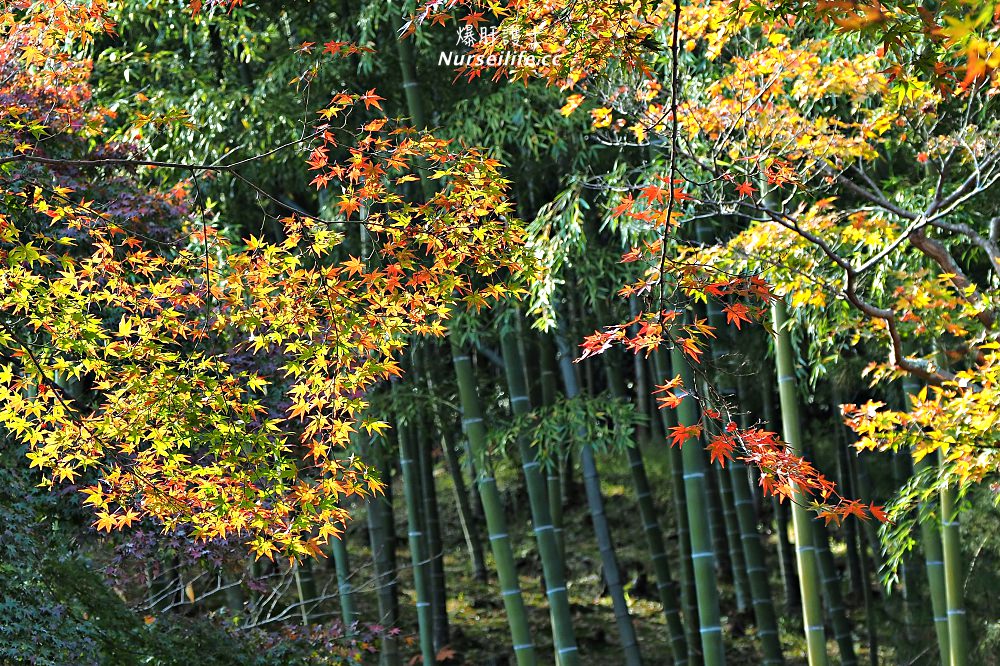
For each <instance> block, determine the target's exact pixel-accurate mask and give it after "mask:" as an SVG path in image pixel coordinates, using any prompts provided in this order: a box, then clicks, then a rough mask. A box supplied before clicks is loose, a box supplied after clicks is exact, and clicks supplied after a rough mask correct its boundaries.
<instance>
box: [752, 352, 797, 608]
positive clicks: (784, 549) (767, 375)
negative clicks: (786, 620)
mask: <svg viewBox="0 0 1000 666" xmlns="http://www.w3.org/2000/svg"><path fill="white" fill-rule="evenodd" d="M761 375H762V376H763V378H764V387H765V388H764V390H763V391H762V392H761V396H762V399H761V401H762V403H763V411H764V423H766V424H767V426H768V427H770V428H777V427H778V425H777V421H776V419H775V417H774V398H773V397H772V395H771V386H773V382H772V379H773V374H772V373H771V371H770V369H769V368H767V367H765V368H764V369H763V371H762V372H761ZM770 502H771V513H772V515H773V516H774V531H775V535H776V536H777V542H778V565H779V567H780V569H781V582H782V586H783V587H784V589H785V612H786V613H788V614H789V615H797V614H798V613H799V611H801V610H802V597H801V596H800V595H799V576H798V572H797V571H796V569H795V550H794V548H793V547H792V543H791V541H789V540H788V522H789V518H790V516H789V514H790V513H791V512H790V511H789V509H788V505H787V504H785V503H784V502H779V501H778V498H777V497H775V496H774V495H771V500H770Z"/></svg>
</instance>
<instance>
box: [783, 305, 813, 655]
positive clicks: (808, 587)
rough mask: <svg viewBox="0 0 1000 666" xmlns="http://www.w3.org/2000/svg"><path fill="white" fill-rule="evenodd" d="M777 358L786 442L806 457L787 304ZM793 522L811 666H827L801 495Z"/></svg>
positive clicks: (795, 499) (806, 513)
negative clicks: (788, 325)
mask: <svg viewBox="0 0 1000 666" xmlns="http://www.w3.org/2000/svg"><path fill="white" fill-rule="evenodd" d="M771 314H772V317H773V319H774V330H775V331H776V332H777V339H776V340H775V356H776V357H777V368H778V392H779V395H780V398H781V422H782V430H783V431H784V435H785V437H784V439H785V442H787V443H788V445H789V447H790V448H791V451H792V453H793V454H795V455H802V435H801V432H800V425H799V404H798V396H797V395H796V392H795V361H794V356H793V352H792V340H791V336H790V335H789V333H788V327H787V322H788V314H787V312H786V311H785V303H784V302H783V301H781V300H777V301H775V302H774V305H773V306H772V308H771ZM792 501H793V504H792V522H793V524H794V526H795V556H796V561H797V563H798V571H799V592H800V595H801V598H802V615H803V624H804V625H805V633H806V648H807V650H808V657H809V666H826V664H827V654H826V631H825V629H824V627H823V605H822V597H821V595H820V580H819V568H818V563H817V558H816V546H815V541H814V538H813V530H812V516H811V515H810V514H809V511H808V509H806V508H805V506H804V503H805V498H804V497H803V496H802V494H801V493H798V492H796V493H795V494H794V495H793V500H792Z"/></svg>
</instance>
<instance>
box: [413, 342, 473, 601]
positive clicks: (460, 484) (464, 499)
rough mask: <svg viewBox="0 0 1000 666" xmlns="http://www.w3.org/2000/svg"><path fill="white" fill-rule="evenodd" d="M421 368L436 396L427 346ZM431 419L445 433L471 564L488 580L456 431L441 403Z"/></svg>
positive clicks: (434, 406)
mask: <svg viewBox="0 0 1000 666" xmlns="http://www.w3.org/2000/svg"><path fill="white" fill-rule="evenodd" d="M420 359H421V368H422V369H423V370H424V372H423V379H424V382H425V384H426V386H427V395H431V396H433V395H436V393H437V390H438V389H437V386H436V385H435V383H434V379H433V375H434V373H433V372H430V367H431V366H430V352H429V348H428V347H427V346H423V347H421V355H420ZM431 418H432V420H433V423H434V426H435V428H436V429H437V431H438V432H439V433H441V441H440V443H441V451H442V452H443V453H444V459H445V465H446V467H447V469H448V474H449V475H450V476H451V480H452V490H453V491H454V494H455V506H456V507H457V508H458V522H459V525H460V527H461V528H462V538H463V539H465V547H466V549H467V550H468V551H469V562H470V564H471V565H472V575H473V576H474V577H475V579H476V580H478V581H485V580H486V561H485V560H484V559H483V543H482V540H481V539H480V536H479V530H478V525H477V524H476V517H475V515H473V513H472V506H471V502H470V501H469V494H468V489H467V488H466V483H465V477H464V476H463V475H462V464H461V462H460V461H459V458H458V453H457V452H456V450H455V439H454V435H453V428H452V427H451V424H449V421H450V419H446V418H445V416H444V414H443V413H442V410H441V409H440V408H439V406H438V402H437V401H431Z"/></svg>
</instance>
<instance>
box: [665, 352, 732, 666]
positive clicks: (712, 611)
mask: <svg viewBox="0 0 1000 666" xmlns="http://www.w3.org/2000/svg"><path fill="white" fill-rule="evenodd" d="M670 357H671V365H672V366H673V371H674V374H675V375H676V374H679V375H680V376H681V380H682V381H683V383H684V386H685V387H686V388H687V390H689V391H690V390H691V388H692V387H693V385H694V379H693V377H692V373H691V367H690V366H689V365H688V363H687V360H686V359H685V358H684V355H683V352H682V351H681V349H680V347H679V346H677V345H674V347H673V349H672V350H671V354H670ZM677 422H678V424H679V425H681V426H693V425H695V424H696V423H698V405H697V403H696V402H695V401H694V399H693V398H692V397H691V396H686V397H685V399H684V400H683V401H681V404H680V405H679V406H678V407H677ZM699 444H700V443H697V442H689V443H688V444H686V445H685V446H683V447H682V448H681V460H682V464H683V469H684V500H685V502H684V503H685V505H686V510H687V517H688V528H689V529H690V537H691V561H692V565H693V568H694V580H695V590H696V592H697V598H698V627H699V628H698V632H699V634H700V635H701V647H702V653H703V655H704V663H705V664H706V665H707V666H717V665H720V664H725V663H726V653H725V645H724V643H723V640H722V624H721V622H722V620H721V614H720V612H719V589H718V587H717V583H716V580H715V552H714V551H713V546H712V535H711V534H710V533H709V530H708V525H709V504H708V489H707V485H706V483H705V452H704V450H703V449H702V447H701V446H700V445H699Z"/></svg>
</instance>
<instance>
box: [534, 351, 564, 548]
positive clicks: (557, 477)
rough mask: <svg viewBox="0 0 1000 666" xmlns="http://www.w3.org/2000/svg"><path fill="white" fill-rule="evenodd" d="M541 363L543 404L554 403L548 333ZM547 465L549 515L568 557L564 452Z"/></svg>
mask: <svg viewBox="0 0 1000 666" xmlns="http://www.w3.org/2000/svg"><path fill="white" fill-rule="evenodd" d="M538 352H539V353H538V357H539V365H540V366H541V368H542V373H541V382H540V383H541V393H542V405H552V404H554V403H555V401H556V399H557V397H558V395H559V387H558V379H557V377H556V371H555V368H554V365H555V359H556V353H555V350H554V348H553V347H552V341H551V339H550V338H549V336H547V335H543V336H540V337H539V340H538ZM553 453H554V455H552V456H551V457H550V459H549V460H548V461H546V462H547V464H546V466H545V482H546V489H547V491H548V498H549V515H550V516H551V517H552V526H553V528H554V529H555V533H556V543H557V544H558V545H559V553H560V555H561V556H562V558H563V559H565V557H566V547H565V543H564V540H563V502H562V499H563V490H562V476H561V472H562V460H563V457H564V454H563V452H561V451H555V452H553Z"/></svg>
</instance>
